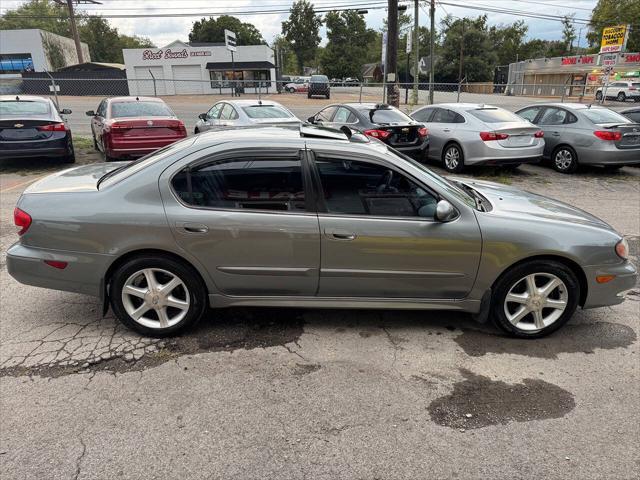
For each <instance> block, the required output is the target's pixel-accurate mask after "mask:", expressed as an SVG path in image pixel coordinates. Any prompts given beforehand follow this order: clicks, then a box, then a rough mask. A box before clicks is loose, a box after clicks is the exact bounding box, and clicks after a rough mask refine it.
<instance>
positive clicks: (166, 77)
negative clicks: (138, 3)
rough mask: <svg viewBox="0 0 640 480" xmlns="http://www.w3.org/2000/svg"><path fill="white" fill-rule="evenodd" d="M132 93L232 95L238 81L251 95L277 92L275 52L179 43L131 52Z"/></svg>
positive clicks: (126, 56) (127, 55) (256, 47)
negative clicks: (235, 49) (234, 85)
mask: <svg viewBox="0 0 640 480" xmlns="http://www.w3.org/2000/svg"><path fill="white" fill-rule="evenodd" d="M122 53H123V55H124V64H125V67H126V70H127V79H128V82H129V92H130V94H131V95H198V94H215V93H227V94H228V93H229V90H230V88H231V86H232V83H234V82H233V81H235V84H236V86H237V87H239V88H240V89H243V90H244V92H245V93H257V92H258V90H260V91H261V92H263V93H265V92H267V91H275V90H276V83H275V81H276V69H275V64H274V54H273V50H272V49H271V48H269V47H268V46H267V45H247V46H242V45H239V46H238V47H237V51H235V52H234V53H233V59H232V57H231V52H230V51H229V50H227V48H226V47H225V45H224V44H211V43H208V44H203V43H190V44H189V43H184V42H181V41H175V42H173V43H170V44H169V45H167V46H166V47H163V48H135V49H125V50H123V51H122Z"/></svg>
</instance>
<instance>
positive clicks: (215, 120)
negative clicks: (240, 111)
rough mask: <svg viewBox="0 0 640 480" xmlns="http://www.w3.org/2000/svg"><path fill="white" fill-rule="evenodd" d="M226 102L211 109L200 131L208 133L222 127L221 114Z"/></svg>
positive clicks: (219, 103)
mask: <svg viewBox="0 0 640 480" xmlns="http://www.w3.org/2000/svg"><path fill="white" fill-rule="evenodd" d="M224 105H225V102H218V103H216V104H215V105H213V107H211V108H210V109H209V111H208V112H207V118H206V120H205V121H204V122H202V126H201V127H199V128H200V131H202V132H206V131H207V130H211V129H215V128H218V127H219V125H220V120H219V118H220V112H221V111H222V107H224Z"/></svg>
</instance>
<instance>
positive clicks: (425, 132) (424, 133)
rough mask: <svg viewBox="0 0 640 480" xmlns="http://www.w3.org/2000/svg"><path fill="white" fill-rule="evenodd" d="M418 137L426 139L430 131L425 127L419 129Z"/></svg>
mask: <svg viewBox="0 0 640 480" xmlns="http://www.w3.org/2000/svg"><path fill="white" fill-rule="evenodd" d="M418 135H420V136H421V137H426V136H427V135H429V129H428V128H425V127H422V128H419V129H418Z"/></svg>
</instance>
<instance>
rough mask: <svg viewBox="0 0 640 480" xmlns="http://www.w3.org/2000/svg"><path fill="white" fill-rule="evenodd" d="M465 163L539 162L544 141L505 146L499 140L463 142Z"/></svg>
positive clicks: (506, 163)
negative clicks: (521, 145)
mask: <svg viewBox="0 0 640 480" xmlns="http://www.w3.org/2000/svg"><path fill="white" fill-rule="evenodd" d="M463 148H464V150H465V152H464V154H465V157H464V164H465V165H509V164H514V163H537V162H539V161H540V160H542V154H543V152H544V141H543V140H539V141H538V144H537V145H532V146H529V147H503V146H501V145H498V144H497V142H483V141H480V140H478V141H474V142H473V143H471V144H467V145H465V144H463Z"/></svg>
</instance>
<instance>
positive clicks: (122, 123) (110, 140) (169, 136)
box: [87, 97, 187, 161]
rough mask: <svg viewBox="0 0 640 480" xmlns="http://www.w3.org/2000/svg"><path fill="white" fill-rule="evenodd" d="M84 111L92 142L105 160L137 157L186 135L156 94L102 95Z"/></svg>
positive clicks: (178, 121) (177, 120)
mask: <svg viewBox="0 0 640 480" xmlns="http://www.w3.org/2000/svg"><path fill="white" fill-rule="evenodd" d="M87 115H88V116H90V117H91V133H92V135H93V145H94V147H95V148H96V150H99V151H102V152H103V153H104V156H105V159H106V160H107V161H110V160H125V159H130V158H135V157H141V156H143V155H146V154H147V153H151V152H153V151H154V150H157V149H159V148H162V147H164V146H166V145H169V144H170V143H173V142H175V141H177V140H180V139H182V138H185V137H186V136H187V129H186V128H185V126H184V123H183V122H182V120H179V119H178V117H176V114H175V113H173V111H172V110H171V109H170V108H169V106H168V105H167V104H166V103H164V102H163V101H162V100H160V99H159V98H153V97H114V98H105V99H104V100H102V102H100V105H98V110H97V111H95V112H94V111H93V110H89V111H88V112H87Z"/></svg>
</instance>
